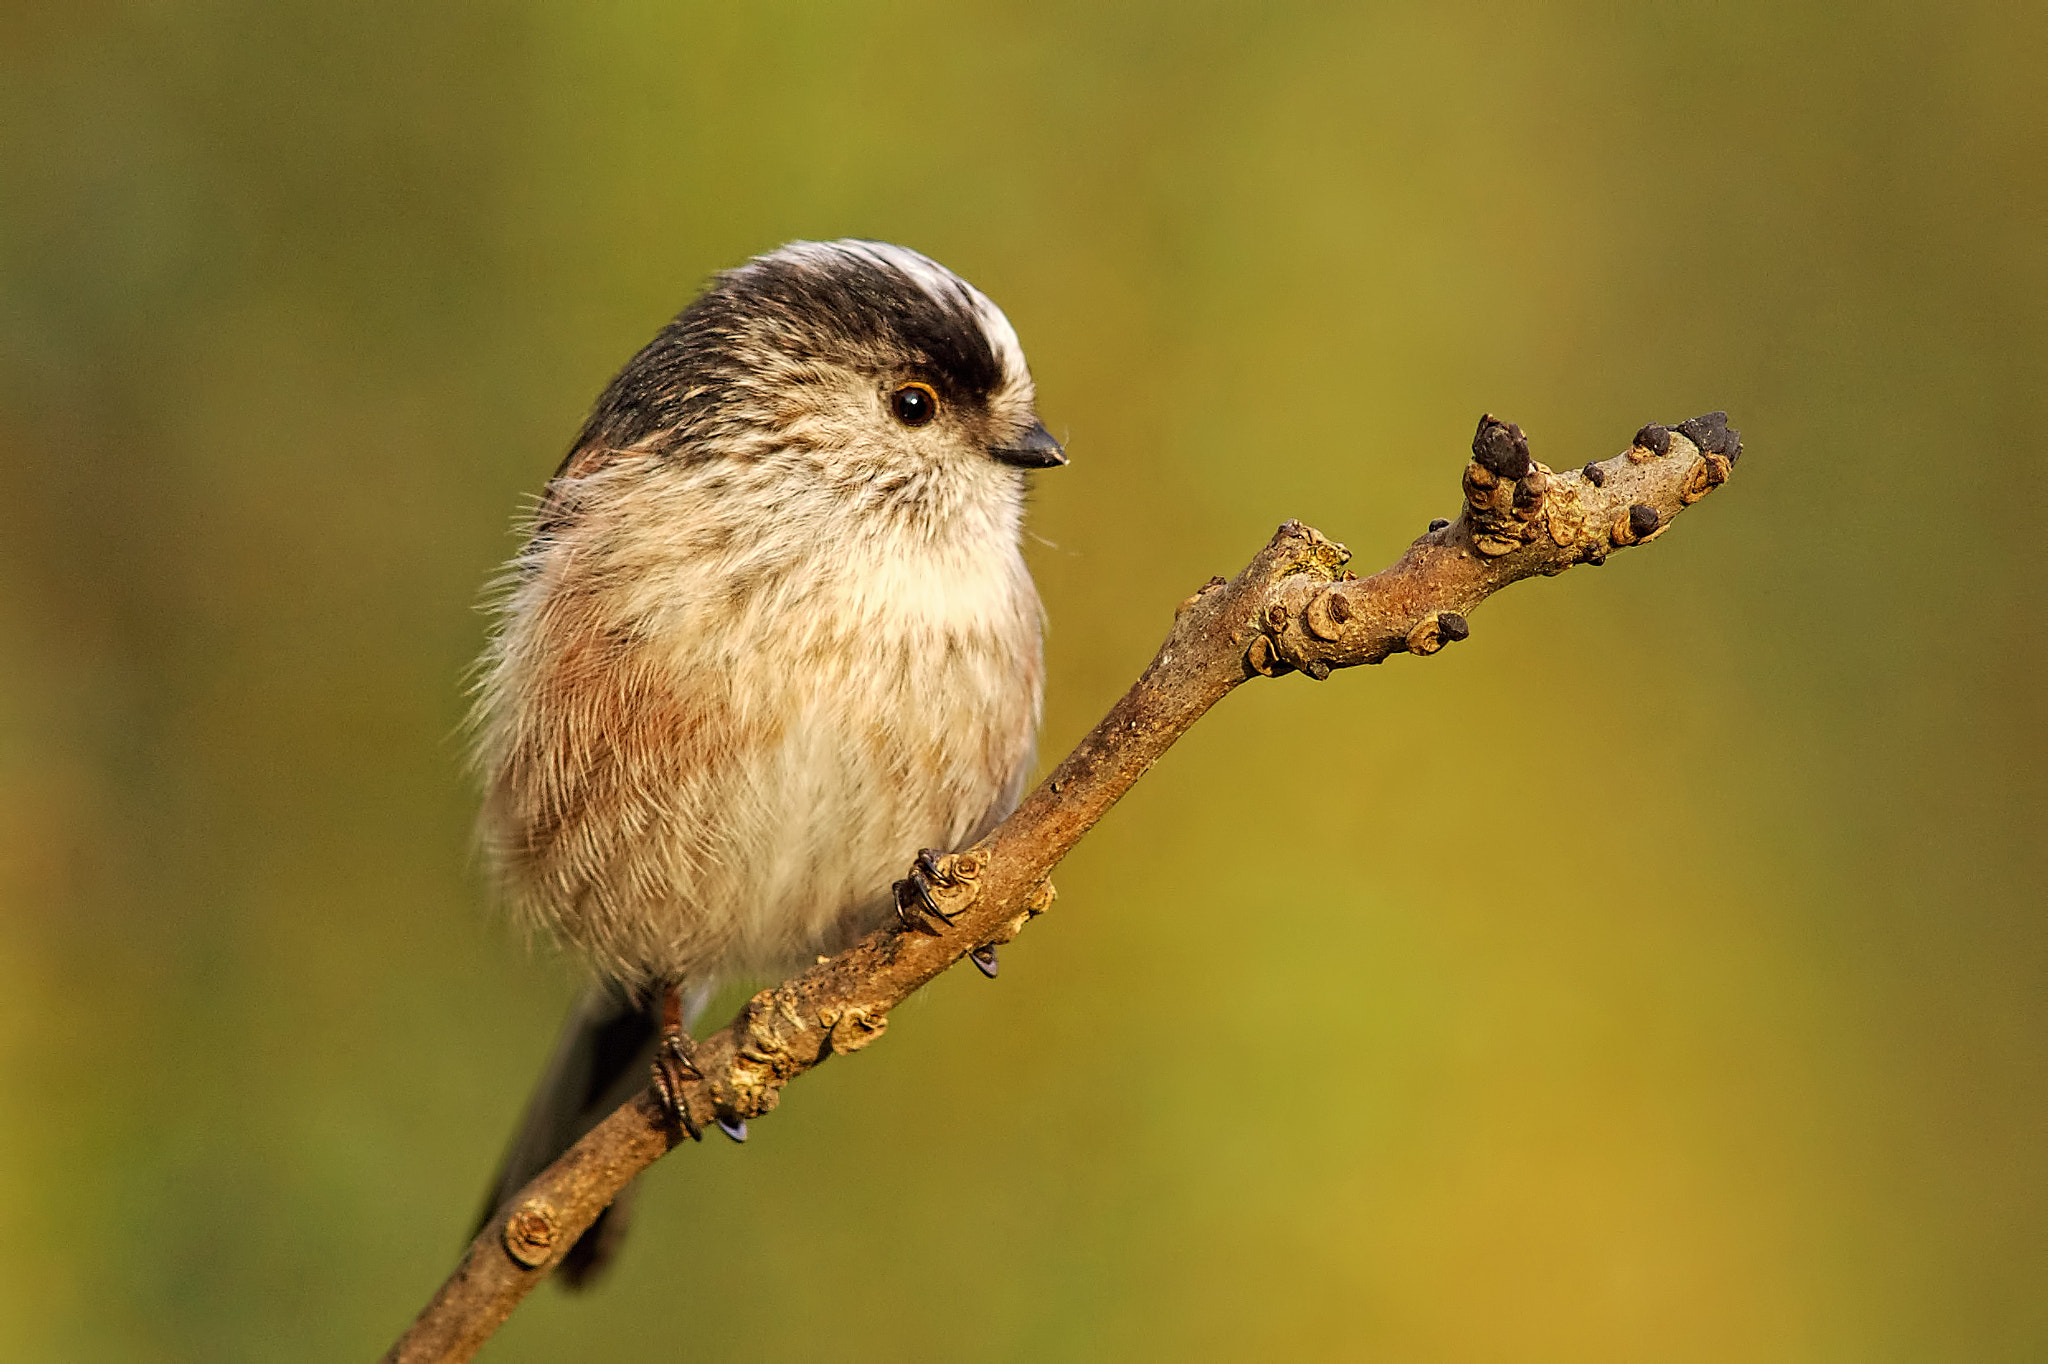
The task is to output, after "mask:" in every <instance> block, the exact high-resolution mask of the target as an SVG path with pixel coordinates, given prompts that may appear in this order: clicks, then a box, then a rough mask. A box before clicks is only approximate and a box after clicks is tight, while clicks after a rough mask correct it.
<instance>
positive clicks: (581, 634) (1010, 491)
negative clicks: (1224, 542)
mask: <svg viewBox="0 0 2048 1364" xmlns="http://www.w3.org/2000/svg"><path fill="white" fill-rule="evenodd" d="M906 384H920V385H923V386H924V387H925V389H926V390H928V391H929V392H930V393H931V394H932V395H934V396H935V397H936V399H937V410H936V415H935V416H933V417H932V418H931V419H930V420H929V421H928V422H927V423H926V424H922V425H915V426H913V425H909V424H906V422H905V421H904V420H903V419H901V418H900V417H899V416H898V415H897V414H896V412H895V411H894V410H893V409H892V395H893V394H895V393H896V392H897V391H898V390H899V389H901V388H902V387H903V386H904V385H906ZM1033 404H1034V396H1033V390H1032V384H1031V377H1030V373H1029V371H1028V370H1027V369H1026V367H1025V363H1024V356H1023V351H1022V349H1021V347H1020V346H1019V345H1018V343H1017V338H1016V334H1015V332H1014V331H1012V329H1011V327H1010V324H1009V323H1008V321H1007V320H1006V319H1005V318H1004V317H1003V315H1002V313H1001V312H1000V311H999V310H997V308H996V307H995V305H994V304H993V303H991V302H989V300H988V299H987V298H985V297H984V296H983V295H981V294H980V293H979V292H978V291H976V290H975V289H973V288H972V287H971V286H969V285H968V284H966V283H965V282H964V281H962V280H960V279H959V278H958V277H956V276H954V275H953V274H951V273H950V272H949V271H947V270H945V269H944V268H943V267H941V266H939V265H937V264H935V263H934V262H932V261H930V260H927V259H926V258H925V257H923V256H920V255H918V254H917V253H915V252H912V251H907V250H905V249H903V248H901V247H894V246H888V245H885V244H882V243H875V242H853V241H842V242H828V243H808V242H802V243H796V244H793V245H790V246H786V247H784V248H782V249H781V250H779V251H775V252H773V253H771V254H769V255H766V256H763V257H760V258H758V259H756V260H754V261H752V262H749V263H748V264H747V265H745V266H742V267H740V268H739V269H737V270H734V271H731V272H729V273H727V274H724V275H721V276H719V277H718V278H717V279H716V280H715V281H714V282H713V283H712V285H711V287H710V288H709V289H708V290H707V291H706V292H705V293H704V294H703V295H702V296H701V297H700V298H698V299H697V301H696V302H694V303H692V304H691V305H690V306H689V307H688V308H687V309H685V310H684V311H683V313H682V314H681V315H679V316H678V317H677V318H676V319H675V320H674V321H673V322H671V323H670V324H669V325H668V326H667V327H665V328H663V329H662V331H661V333H660V334H659V335H658V336H656V337H655V339H654V340H653V341H652V342H651V343H650V344H649V345H648V346H647V347H646V348H645V349H643V350H642V351H641V352H640V354H639V355H637V356H635V357H634V359H633V360H632V361H631V362H630V363H629V364H628V365H627V366H626V367H625V369H624V370H623V371H621V372H620V374H619V375H618V377H617V378H616V379H614V380H613V381H612V383H611V385H610V386H609V387H608V388H607V389H606V391H605V393H604V395H603V396H602V397H601V398H600V399H599V401H598V403H597V405H596V407H595V409H594V410H593V412H592V414H591V416H590V419H589V421H588V423H587V424H586V425H585V427H584V429H583V431H582V433H581V435H580V436H579V437H578V439H577V441H576V443H575V445H574V446H573V447H572V449H571V450H570V452H569V455H568V457H567V458H566V459H565V460H564V461H563V464H562V467H561V469H560V471H559V472H558V473H557V475H556V477H555V478H554V480H553V481H552V482H551V483H550V484H549V486H548V489H547V492H546V494H545V496H544V498H543V500H542V504H541V507H540V510H539V512H538V515H537V516H536V518H535V522H534V529H533V535H532V539H531V541H530V543H529V544H528V545H527V546H526V548H525V550H524V551H523V552H522V554H521V555H520V556H519V558H518V559H517V560H516V561H515V563H514V565H513V569H512V573H511V583H510V590H509V592H508V594H507V595H506V597H505V600H504V605H503V610H502V617H501V625H500V629H499V631H498V634H497V637H496V639H495V640H494V642H493V644H492V646H491V649H490V652H489V653H488V654H487V655H486V658H485V660H484V680H483V685H482V689H481V695H480V701H479V705H478V722H479V723H478V733H479V743H478V761H479V765H480V768H481V771H482V775H483V779H484V784H485V791H486V795H485V805H484V813H483V821H482V826H483V837H484V843H485V847H486V850H487V853H488V856H489V858H490V861H491V864H492V866H493V868H494V869H495V871H496V873H497V876H498V878H499V881H500V883H501V885H502V887H503V889H504V893H505V895H506V897H507V898H508V900H509V901H510V902H511V903H512V904H513V905H514V906H515V907H516V909H517V910H518V912H519V913H520V914H521V916H522V917H523V918H525V919H526V920H527V921H528V922H530V923H532V924H534V925H536V926H538V927H539V928H541V929H543V930H544V931H546V932H547V933H548V934H550V935H552V936H553V937H555V938H556V939H557V940H559V941H561V942H562V943H564V944H566V945H568V946H570V947H571V948H573V949H574V950H575V951H576V952H578V953H579V954H580V955H581V956H583V957H584V958H585V959H586V960H587V961H588V962H590V963H591V965H592V966H593V967H594V968H595V969H596V972H597V974H598V975H599V976H600V977H601V978H602V980H603V981H605V982H609V983H610V985H609V989H608V994H601V995H599V996H594V997H593V999H588V1000H586V1001H585V1004H584V1005H583V1006H582V1012H581V1014H580V1015H579V1017H580V1018H581V1020H582V1021H581V1023H580V1024H578V1025H576V1026H574V1027H572V1033H571V1036H570V1037H569V1038H567V1039H565V1042H564V1048H563V1050H562V1052H561V1053H560V1054H559V1055H558V1057H557V1065H556V1066H555V1068H554V1069H555V1070H558V1071H559V1070H561V1069H562V1068H563V1066H564V1065H568V1068H569V1070H570V1071H573V1072H574V1076H573V1081H572V1080H559V1079H558V1081H557V1083H556V1084H554V1085H553V1086H551V1088H553V1089H555V1090H559V1091H561V1092H560V1093H557V1094H554V1095H553V1096H552V1097H551V1096H550V1094H549V1093H547V1092H543V1094H542V1095H539V1096H537V1097H536V1103H535V1111H534V1112H533V1113H530V1114H529V1121H528V1131H527V1135H526V1139H524V1141H523V1150H522V1149H515V1152H514V1154H513V1156H512V1157H510V1158H508V1169H507V1171H506V1172H505V1176H504V1179H505V1180H510V1181H512V1182H511V1184H510V1187H509V1188H508V1187H505V1186H504V1183H503V1181H501V1186H500V1193H501V1195H502V1194H509V1193H510V1192H511V1191H512V1190H514V1189H516V1188H517V1187H518V1185H519V1183H522V1182H523V1181H524V1179H525V1178H526V1177H528V1176H530V1175H531V1173H533V1172H534V1170H537V1169H538V1168H539V1167H540V1165H544V1164H545V1163H546V1161H547V1160H549V1159H552V1157H553V1155H554V1154H556V1153H557V1152H558V1151H559V1150H560V1149H561V1146H562V1145H564V1144H566V1142H565V1141H564V1140H563V1138H564V1136H565V1135H566V1138H567V1139H568V1140H573V1139H574V1136H575V1135H577V1134H578V1133H579V1132H580V1130H581V1128H580V1127H578V1126H577V1124H576V1122H574V1121H568V1122H565V1121H563V1120H562V1118H561V1114H562V1111H563V1108H564V1105H568V1106H570V1107H572V1108H576V1107H582V1108H587V1107H589V1106H590V1105H591V1104H593V1103H594V1102H596V1101H597V1100H599V1099H600V1098H602V1097H604V1095H603V1091H604V1090H605V1089H606V1086H607V1085H608V1084H609V1083H611V1080H612V1077H610V1076H605V1075H602V1074H599V1072H601V1071H603V1070H606V1069H607V1068H615V1067H616V1066H617V1065H618V1064H619V1063H618V1062H617V1060H616V1059H614V1060H613V1061H611V1062H609V1063H608V1064H607V1065H597V1064H596V1063H595V1062H592V1063H590V1064H585V1063H584V1062H582V1061H574V1057H573V1056H572V1053H574V1054H578V1055H580V1054H583V1053H576V1046H577V1045H578V1042H577V1038H578V1035H579V1033H578V1029H579V1028H580V1030H581V1034H582V1035H584V1041H583V1044H582V1045H583V1046H584V1053H587V1054H588V1055H590V1056H594V1055H596V1052H597V1050H599V1049H600V1048H599V1046H598V1043H599V1040H600V1039H599V1038H598V1037H597V1033H598V1032H601V1031H602V1029H603V1028H604V1027H605V1026H607V1022H606V1021H607V1020H608V1019H609V1020H611V1022H612V1024H613V1025H614V1034H615V1035H614V1036H613V1037H612V1040H611V1042H610V1043H609V1044H608V1045H609V1051H610V1053H618V1052H619V1051H620V1050H621V1047H620V1045H619V1042H618V1037H617V1035H616V1026H615V1025H616V1021H617V1019H618V1018H619V1017H620V1016H622V1015H624V1014H630V1013H632V1011H633V1010H634V1009H636V1008H638V1007H640V1005H641V1003H642V1002H644V1000H645V999H646V998H647V996H648V994H649V991H650V989H651V987H654V986H657V985H668V984H675V983H684V984H687V985H689V986H692V987H708V986H710V985H712V984H715V983H717V982H720V981H723V980H727V979H731V978H734V977H740V976H750V977H762V976H780V975H782V974H784V973H786V972H787V971H788V970H789V969H790V968H792V967H794V966H796V965H799V964H801V963H804V962H807V961H809V960H810V958H811V956H812V954H814V953H818V952H827V951H831V950H834V949H836V948H837V947H839V946H841V945H843V944H845V943H847V942H849V941H851V940H852V939H853V938H854V937H857V936H858V935H860V934H862V933H865V932H867V931H868V930H870V929H871V928H873V927H875V926H876V925H877V924H878V923H880V922H881V921H882V919H883V917H884V916H885V915H886V914H887V913H889V912H890V907H891V898H890V886H891V884H892V882H893V881H894V880H895V878H897V877H899V876H901V875H902V874H903V873H904V871H905V869H906V868H907V866H908V864H909V861H910V859H911V858H912V857H913V856H914V855H915V854H916V852H917V851H918V849H920V848H923V847H936V848H955V847H960V846H963V845H965V844H966V843H968V842H971V841H972V840H973V839H974V838H976V837H978V836H979V835H980V834H981V833H982V832H983V831H985V830H986V829H987V828H988V827H990V826H991V825H992V824H993V823H994V822H995V821H996V820H998V819H1000V818H1001V817H1002V816H1003V815H1004V814H1007V813H1008V812H1009V810H1010V809H1011V808H1012V807H1013V806H1014V805H1015V804H1016V801H1017V799H1018V796H1019V794H1020V792H1021V789H1022V784H1023V781H1024V779H1025V777H1026V775H1027V773H1028V771H1029V768H1030V765H1031V761H1032V751H1033V741H1034V736H1035V732H1036V728H1037V723H1038V714H1039V689H1040V676H1041V663H1040V644H1039V636H1040V611H1039V604H1038V598H1037V594H1036V593H1035V591H1034V590H1033V587H1032V584H1031V579H1030V575H1029V574H1028V572H1027V571H1026V569H1025V566H1024V561H1023V557H1022V555H1021V553H1020V550H1019V537H1020V533H1021V523H1022V516H1023V497H1024V477H1025V476H1024V474H1023V472H1022V471H1021V469H1020V468H1019V467H1018V465H1019V464H1020V463H1049V462H1054V461H1055V460H1056V459H1058V458H1060V456H1059V452H1058V447H1057V446H1056V445H1054V444H1053V443H1052V442H1051V439H1050V437H1047V436H1046V435H1045V434H1044V428H1043V427H1042V426H1040V425H1039V423H1038V419H1037V416H1036V413H1035V411H1034V408H1033ZM604 998H609V999H610V1000H611V1001H612V1002H611V1004H610V1005H609V1006H605V1005H604V1004H603V1002H602V1001H603V999H604ZM564 1057H571V1062H565V1061H564V1060H563V1058H564ZM572 1062H573V1063H572ZM544 1089H545V1087H544ZM571 1091H574V1092H573V1093H572V1092H571ZM550 1105H552V1106H550ZM542 1128H544V1129H546V1132H545V1139H542V1137H543V1133H542V1132H541V1131H540V1129H542ZM549 1148H551V1149H549ZM528 1166H530V1167H531V1168H526V1167H528Z"/></svg>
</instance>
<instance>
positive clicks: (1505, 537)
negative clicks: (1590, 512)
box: [1465, 412, 1586, 559]
mask: <svg viewBox="0 0 2048 1364" xmlns="http://www.w3.org/2000/svg"><path fill="white" fill-rule="evenodd" d="M1465 513H1466V516H1467V518H1468V519H1469V520H1470V521H1471V523H1472V541H1473V544H1474V546H1475V547H1476V548H1477V549H1478V550H1479V552H1480V553H1481V554H1482V555H1485V556H1486V557H1487V558H1489V559H1497V558H1499V557H1500V556H1501V555H1503V554H1511V553H1513V552H1514V551H1515V550H1518V549H1520V548H1521V547H1522V546H1524V545H1527V544H1532V543H1534V542H1535V541H1536V540H1537V539H1538V538H1539V537H1540V536H1542V535H1544V534H1545V533H1548V534H1549V536H1550V538H1551V539H1552V541H1554V542H1555V543H1556V544H1557V545H1558V546H1559V547H1560V548H1562V547H1563V546H1565V545H1568V544H1570V543H1571V542H1572V541H1573V540H1574V539H1575V538H1576V537H1577V536H1578V534H1579V532H1580V531H1581V530H1582V529H1583V528H1584V526H1585V522H1586V517H1585V512H1584V511H1583V510H1582V508H1581V506H1580V503H1579V496H1578V490H1577V488H1576V487H1574V486H1573V485H1572V484H1570V483H1568V482H1566V481H1564V480H1562V479H1559V478H1558V477H1557V475H1556V474H1555V473H1554V472H1553V471H1552V470H1551V468H1550V466H1549V465H1547V464H1542V463H1539V462H1537V461H1536V460H1534V459H1532V458H1531V457H1530V455H1529V438H1528V437H1527V436H1525V435H1523V434H1522V428H1521V427H1519V426H1517V425H1515V424H1514V423H1513V422H1504V421H1502V420H1501V419H1500V418H1498V417H1496V416H1494V415H1493V414H1492V413H1490V412H1489V413H1487V414H1486V415H1485V416H1483V417H1481V418H1480V419H1479V431H1478V434H1476V435H1475V436H1473V437H1472V462H1471V463H1470V464H1468V465H1466V466H1465Z"/></svg>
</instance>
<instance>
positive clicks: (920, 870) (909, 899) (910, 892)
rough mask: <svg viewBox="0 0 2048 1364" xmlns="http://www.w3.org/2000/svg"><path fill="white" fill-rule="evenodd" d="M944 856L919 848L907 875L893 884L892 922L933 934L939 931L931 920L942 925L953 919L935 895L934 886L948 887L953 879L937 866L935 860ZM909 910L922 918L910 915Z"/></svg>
mask: <svg viewBox="0 0 2048 1364" xmlns="http://www.w3.org/2000/svg"><path fill="white" fill-rule="evenodd" d="M944 855H945V854H943V853H941V852H940V851H939V850H938V849H937V848H923V849H920V850H919V851H918V854H917V860H916V861H915V862H913V863H911V864H910V875H908V876H906V877H904V878H903V879H902V880H901V881H898V882H897V883H896V885H895V888H894V889H895V892H896V921H897V922H898V923H900V924H902V925H903V926H904V927H905V928H914V929H917V930H918V931H920V932H924V933H931V934H934V935H936V934H937V933H939V931H940V930H939V929H937V928H934V927H932V924H931V920H933V919H937V920H938V921H939V922H940V924H942V925H951V923H952V922H953V918H954V916H953V915H951V914H948V913H947V912H946V911H945V910H944V909H943V908H942V907H941V906H940V905H939V897H938V894H937V887H939V886H950V885H952V884H954V881H955V879H956V878H955V877H954V876H953V874H952V873H951V872H949V871H947V870H946V868H945V867H943V866H941V865H940V863H939V859H940V858H941V857H943V856H944ZM912 910H916V911H917V912H918V913H919V914H920V915H922V916H925V917H921V918H912V917H911V911H912Z"/></svg>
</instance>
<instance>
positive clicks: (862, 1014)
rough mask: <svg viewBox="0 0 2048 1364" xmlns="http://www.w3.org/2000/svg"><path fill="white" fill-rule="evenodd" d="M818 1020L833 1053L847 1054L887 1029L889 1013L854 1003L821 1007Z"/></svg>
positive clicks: (857, 1049) (863, 1045)
mask: <svg viewBox="0 0 2048 1364" xmlns="http://www.w3.org/2000/svg"><path fill="white" fill-rule="evenodd" d="M818 1022H819V1023H820V1024H822V1025H823V1026H824V1028H825V1037H826V1043H827V1045H828V1046H830V1047H831V1049H832V1051H833V1053H834V1054H835V1055H838V1056H847V1055H850V1054H852V1053H853V1052H857V1051H859V1050H860V1049H861V1048H862V1047H865V1046H866V1045H867V1044H868V1043H870V1042H872V1041H874V1040H875V1039H876V1038H877V1037H880V1036H881V1035H882V1034H883V1032H885V1031H887V1029H888V1027H889V1015H887V1014H885V1013H874V1012H870V1011H869V1010H867V1009H864V1008H861V1007H860V1006H859V1005H853V1006H851V1007H848V1008H845V1009H820V1010H819V1011H818Z"/></svg>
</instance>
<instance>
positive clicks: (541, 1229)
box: [505, 1198, 562, 1269]
mask: <svg viewBox="0 0 2048 1364" xmlns="http://www.w3.org/2000/svg"><path fill="white" fill-rule="evenodd" d="M561 1235H562V1217H561V1214H560V1213H557V1212H556V1211H555V1207H554V1204H552V1203H549V1202H548V1201H547V1200H546V1199H541V1198H529V1199H527V1200H526V1201H525V1202H524V1203H521V1204H520V1205H519V1207H518V1208H517V1209H515V1210H514V1211H513V1213H512V1215H511V1216H510V1217H508V1218H506V1219H505V1253H506V1254H507V1255H510V1256H511V1257H512V1258H513V1259H515V1260H517V1261H518V1262H519V1263H520V1264H523V1265H525V1266H526V1267H527V1268H528V1269H538V1268H540V1267H541V1266H542V1265H544V1264H546V1263H547V1262H548V1260H549V1258H550V1257H552V1256H553V1255H554V1253H555V1243H556V1242H557V1241H558V1240H559V1239H560V1238H561Z"/></svg>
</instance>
